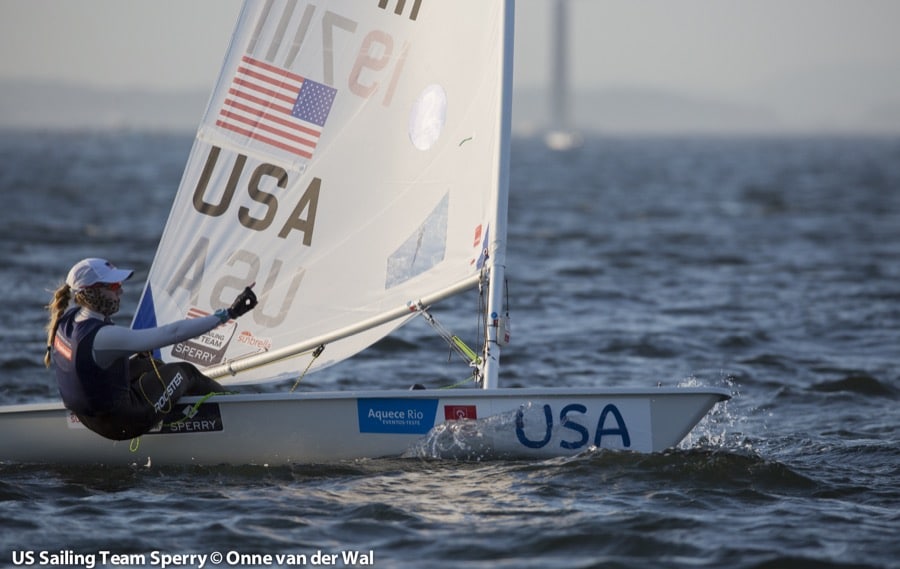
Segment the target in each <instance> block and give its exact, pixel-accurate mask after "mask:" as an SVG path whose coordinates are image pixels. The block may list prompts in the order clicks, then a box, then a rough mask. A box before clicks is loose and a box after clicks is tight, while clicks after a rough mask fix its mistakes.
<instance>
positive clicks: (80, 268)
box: [66, 258, 134, 292]
mask: <svg viewBox="0 0 900 569" xmlns="http://www.w3.org/2000/svg"><path fill="white" fill-rule="evenodd" d="M133 274H134V271H128V270H125V269H117V268H116V267H115V266H114V265H113V264H112V263H110V262H109V261H107V260H106V259H97V258H90V259H82V260H81V261H78V263H76V264H75V266H74V267H72V268H71V269H70V270H69V275H68V276H67V277H66V284H67V285H69V288H71V289H72V290H74V291H76V292H78V291H80V290H84V289H86V288H88V287H89V286H93V285H95V284H100V283H109V284H112V283H120V282H122V281H125V280H128V279H130V278H131V275H133Z"/></svg>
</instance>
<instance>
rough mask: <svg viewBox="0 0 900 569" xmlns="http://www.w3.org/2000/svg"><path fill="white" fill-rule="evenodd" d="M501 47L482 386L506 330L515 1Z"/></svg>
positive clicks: (489, 384) (490, 376)
mask: <svg viewBox="0 0 900 569" xmlns="http://www.w3.org/2000/svg"><path fill="white" fill-rule="evenodd" d="M503 12H504V13H503V47H502V48H501V50H500V58H501V60H502V61H501V62H500V63H501V65H502V70H503V85H502V93H501V97H500V113H499V121H500V124H499V125H498V128H499V129H500V131H499V132H500V139H499V143H498V145H497V157H496V160H495V162H494V164H495V167H496V168H497V170H496V176H495V179H496V188H497V200H496V202H495V207H496V209H495V211H494V219H493V220H492V226H493V228H494V229H493V238H492V240H491V242H490V244H489V257H488V261H487V262H488V270H489V280H488V308H487V326H486V333H487V338H486V339H485V346H484V366H483V369H482V373H483V383H482V387H483V388H484V389H495V388H496V387H497V386H498V382H499V381H498V376H499V371H500V369H499V368H500V348H501V345H502V344H503V342H502V338H500V334H503V333H504V331H505V329H506V325H507V323H506V314H505V311H504V307H503V292H504V288H505V287H504V283H505V279H506V277H505V271H506V227H507V217H508V209H509V208H508V204H509V146H510V140H509V139H510V130H511V126H512V74H513V40H514V28H515V1H514V0H505V3H504V9H503Z"/></svg>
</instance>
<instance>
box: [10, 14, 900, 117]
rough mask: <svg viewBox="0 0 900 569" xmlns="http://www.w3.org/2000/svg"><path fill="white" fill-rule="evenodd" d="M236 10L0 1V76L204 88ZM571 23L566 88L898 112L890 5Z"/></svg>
mask: <svg viewBox="0 0 900 569" xmlns="http://www.w3.org/2000/svg"><path fill="white" fill-rule="evenodd" d="M360 1H362V0H360ZM425 1H426V2H428V1H452V0H425ZM239 6H240V1H239V0H78V1H64V0H0V49H2V52H3V54H4V55H5V57H3V58H2V59H0V79H3V78H22V77H27V78H44V79H49V78H52V79H61V80H67V81H77V82H85V83H92V84H101V85H106V86H117V87H124V86H129V87H133V86H143V87H148V88H153V89H165V88H171V87H177V88H186V87H187V88H199V89H208V88H210V87H211V85H212V83H213V81H214V79H215V77H216V74H217V73H218V66H219V64H220V63H221V60H222V56H223V54H224V51H225V48H226V46H227V43H228V39H229V36H230V34H231V31H232V28H233V24H234V19H235V16H236V14H237V13H238V10H239ZM550 7H551V2H550V0H519V1H518V3H517V22H516V24H517V30H516V34H517V37H516V44H517V45H516V69H515V80H516V84H517V85H519V86H522V85H532V86H533V85H541V84H543V83H544V82H545V81H546V78H547V76H548V74H549V65H550V58H549V54H548V46H549V30H550V22H549V16H550ZM570 12H571V16H572V24H571V28H570V31H571V54H572V61H573V63H572V73H571V76H572V81H573V83H574V84H575V86H576V87H594V88H608V87H620V86H629V87H649V88H658V89H665V90H669V91H674V92H677V93H682V94H686V95H690V96H701V97H704V96H708V97H714V98H723V97H724V98H726V99H728V100H731V101H736V102H739V103H747V104H766V105H768V106H775V107H777V106H778V105H782V106H785V105H793V106H794V107H798V109H796V110H795V112H802V109H803V107H804V106H805V105H810V106H812V107H815V106H816V105H818V106H822V105H826V104H831V105H838V106H840V105H842V104H845V105H851V104H855V105H858V106H864V107H865V106H867V107H872V106H880V105H888V106H890V105H897V108H898V109H900V103H898V100H900V40H898V36H900V32H898V25H900V0H571V1H570Z"/></svg>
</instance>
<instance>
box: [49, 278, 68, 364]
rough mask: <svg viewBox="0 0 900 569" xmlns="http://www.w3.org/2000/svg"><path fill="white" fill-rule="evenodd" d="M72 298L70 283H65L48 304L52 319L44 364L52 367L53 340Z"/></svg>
mask: <svg viewBox="0 0 900 569" xmlns="http://www.w3.org/2000/svg"><path fill="white" fill-rule="evenodd" d="M70 300H72V289H70V288H69V285H68V284H66V283H63V284H62V285H60V287H59V288H58V289H56V292H54V293H53V300H51V301H50V304H48V305H47V306H46V308H47V310H48V311H49V312H50V321H49V322H48V323H47V352H46V353H45V354H44V365H46V366H47V367H50V352H51V351H52V349H53V341H54V340H56V327H57V325H58V324H59V319H60V318H62V316H63V314H65V312H66V309H67V308H68V307H69V301H70Z"/></svg>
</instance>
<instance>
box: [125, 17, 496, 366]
mask: <svg viewBox="0 0 900 569" xmlns="http://www.w3.org/2000/svg"><path fill="white" fill-rule="evenodd" d="M511 11H512V2H511V0H491V1H487V0H453V1H452V2H447V1H443V0H410V1H406V0H332V1H330V2H327V3H308V2H297V1H295V0H266V1H262V0H259V1H254V0H248V1H247V2H246V3H245V5H244V7H243V9H242V13H241V17H240V19H239V22H238V25H237V27H236V29H235V32H234V36H233V38H232V42H231V45H230V47H229V50H228V53H227V55H226V58H225V61H224V63H223V66H222V70H221V74H220V76H219V79H218V81H217V83H216V87H215V90H214V92H213V94H212V96H211V98H210V101H209V105H208V107H207V110H206V113H205V115H204V118H203V121H202V123H201V126H200V128H199V130H198V132H197V136H196V139H195V141H194V145H193V148H192V150H191V154H190V157H189V160H188V163H187V166H186V168H185V172H184V175H183V178H182V181H181V184H180V187H179V189H178V194H177V197H176V199H175V203H174V205H173V208H172V211H171V213H170V216H169V220H168V223H167V225H166V228H165V230H164V233H163V236H162V239H161V242H160V245H159V248H158V251H157V254H156V257H155V259H154V261H153V265H152V268H151V270H150V274H149V277H148V282H147V285H146V288H145V290H144V294H143V296H142V298H141V303H140V307H139V310H138V313H137V315H136V316H135V322H134V323H133V325H134V326H135V327H148V326H153V325H156V324H157V323H158V324H163V323H166V322H170V321H173V320H177V319H180V318H184V317H189V316H192V315H202V314H206V313H209V312H212V311H214V310H215V309H217V308H221V307H224V306H227V305H229V304H230V303H231V301H232V300H233V299H234V297H235V296H236V295H237V294H238V293H239V292H240V291H241V290H242V289H243V288H244V286H246V285H249V284H251V283H254V282H255V283H256V285H255V288H254V290H255V291H256V293H257V295H258V296H259V301H260V302H259V305H258V306H257V308H256V309H255V310H253V311H252V312H251V313H249V314H247V315H246V316H243V317H242V318H240V319H238V320H236V321H232V322H229V323H227V324H225V325H223V326H221V327H219V328H217V329H215V330H213V331H212V332H210V333H209V334H207V335H206V336H203V337H201V338H198V339H195V340H190V341H188V342H184V343H182V344H179V345H176V346H174V347H172V348H166V349H164V350H163V351H162V352H161V353H160V354H159V355H160V356H161V357H162V358H163V359H165V360H167V361H173V360H186V361H189V362H192V363H195V364H197V365H198V366H200V367H201V368H208V369H212V370H216V371H217V373H215V374H214V375H219V374H220V373H221V372H222V370H223V369H228V370H229V371H231V372H232V373H234V375H233V377H226V378H223V379H222V381H224V382H229V381H231V382H235V383H248V382H256V381H264V380H268V379H271V378H278V377H283V376H284V375H285V374H289V373H290V374H293V373H296V371H297V370H302V369H303V368H305V367H306V365H307V363H308V362H309V358H310V357H311V356H310V355H309V354H308V352H307V353H304V354H301V355H297V352H306V351H307V350H309V349H312V348H313V347H315V345H317V344H318V343H327V345H326V348H325V351H324V353H323V354H322V356H321V357H319V358H318V359H317V360H316V361H315V367H323V366H325V365H328V364H331V363H335V362H337V361H340V360H342V359H344V358H346V357H348V356H350V355H352V354H354V353H356V352H358V351H360V350H362V349H364V348H365V347H366V346H368V345H370V344H371V343H373V342H375V341H377V340H378V339H379V338H381V337H382V336H384V335H386V334H387V333H389V332H390V331H391V330H393V329H394V328H396V327H397V326H399V325H400V324H402V323H403V322H404V321H405V319H406V318H408V316H409V315H410V314H413V313H412V312H409V311H407V310H404V307H405V306H406V305H407V304H408V303H413V304H414V303H415V302H417V301H418V300H419V299H421V298H431V299H434V298H438V297H440V296H442V295H443V294H444V293H451V292H457V291H458V290H459V289H460V288H462V287H464V286H467V285H471V284H473V283H474V282H476V280H477V278H478V275H479V272H480V271H481V267H482V265H483V263H484V262H485V252H486V251H487V252H489V253H490V254H489V256H490V257H494V256H496V257H499V258H500V259H502V258H503V251H502V248H503V247H504V246H505V232H506V228H505V207H506V204H505V199H506V194H505V187H503V186H505V184H506V182H507V174H506V169H507V165H506V163H507V160H506V154H507V153H508V141H507V136H508V134H507V133H508V129H509V107H510V105H509V100H504V99H505V98H506V97H508V92H507V91H508V87H509V80H510V69H511V60H510V58H511V55H509V54H508V53H507V46H508V45H509V44H510V43H511V41H512V37H511V35H512V34H511V30H512V25H511V20H512V17H511V13H510V14H507V12H511ZM507 16H509V17H508V18H507ZM507 22H508V23H507ZM509 53H511V50H510V51H509ZM498 192H499V195H498ZM498 201H499V202H503V203H501V205H500V206H499V207H498ZM498 212H499V213H498ZM360 323H366V325H360ZM368 325H373V326H375V327H374V328H373V329H371V330H369V331H364V332H363V331H361V329H362V328H365V327H366V326H368ZM349 332H358V333H357V334H356V335H354V336H351V337H348V338H346V339H339V338H340V337H342V336H343V335H344V334H345V333H349ZM270 360H274V361H270ZM229 362H231V365H228V364H229ZM235 372H236V373H235Z"/></svg>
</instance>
